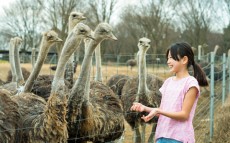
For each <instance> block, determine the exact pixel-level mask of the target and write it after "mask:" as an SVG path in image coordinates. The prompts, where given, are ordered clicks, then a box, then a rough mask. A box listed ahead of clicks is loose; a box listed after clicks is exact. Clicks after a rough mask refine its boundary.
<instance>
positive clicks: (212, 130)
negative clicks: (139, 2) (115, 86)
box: [0, 53, 230, 143]
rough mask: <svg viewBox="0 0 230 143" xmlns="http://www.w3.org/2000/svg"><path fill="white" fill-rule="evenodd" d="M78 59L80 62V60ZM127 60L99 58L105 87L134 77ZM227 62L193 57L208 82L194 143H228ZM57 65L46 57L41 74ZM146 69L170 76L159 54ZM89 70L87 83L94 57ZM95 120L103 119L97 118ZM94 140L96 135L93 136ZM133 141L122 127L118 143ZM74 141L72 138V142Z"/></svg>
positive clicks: (4, 62) (1, 73) (5, 65)
mask: <svg viewBox="0 0 230 143" xmlns="http://www.w3.org/2000/svg"><path fill="white" fill-rule="evenodd" d="M21 56H26V57H24V58H21V59H23V60H21V63H22V66H23V67H26V65H27V67H29V69H28V70H30V71H32V65H31V63H32V62H31V59H32V58H31V57H30V55H29V56H28V55H21ZM1 57H2V58H1V59H0V68H1V70H0V79H5V80H6V78H5V76H6V73H7V71H8V70H10V64H9V62H8V59H9V58H7V55H2V56H1ZM80 59H83V57H81V58H80ZM130 59H134V60H135V59H136V57H135V56H134V55H102V57H101V60H102V72H103V83H106V82H107V81H108V80H109V79H110V77H112V76H113V75H115V74H124V75H127V76H130V77H136V76H137V75H138V68H137V64H135V65H133V66H131V65H129V64H128V63H127V61H128V60H130ZM229 60H230V58H229V57H226V54H223V55H222V56H215V55H214V53H208V54H207V55H203V56H202V57H201V59H199V60H198V58H197V57H196V62H197V63H199V64H200V66H201V67H202V68H203V70H204V71H205V73H206V76H207V78H208V80H209V86H208V87H204V88H201V96H200V98H199V100H198V104H197V109H196V113H195V116H194V121H193V125H194V130H195V139H196V143H210V142H213V143H230V122H229V121H230V98H229V96H228V95H229V93H230V84H229V83H230V78H229V75H230V68H229V67H230V65H229V63H230V62H229ZM57 62H58V58H57V55H49V56H48V57H47V59H46V61H45V63H44V67H43V68H42V71H41V73H43V74H44V73H45V74H49V75H54V72H55V71H52V69H51V67H52V66H55V65H56V64H57ZM28 65H29V66H28ZM146 66H147V73H148V74H154V75H156V76H158V77H160V78H162V79H166V78H167V77H169V76H171V74H169V73H168V69H167V68H168V67H167V64H166V58H165V55H163V54H158V55H147V56H146ZM45 68H47V69H45ZM6 69H7V70H6ZM91 70H92V71H91V75H90V78H91V80H94V79H95V74H96V64H95V57H94V58H93V63H92V68H91ZM80 71H81V60H80V62H79V63H78V65H77V72H76V73H75V75H74V76H75V77H74V78H75V79H77V78H78V74H79V72H80ZM0 107H1V106H0ZM93 117H96V116H93ZM97 118H103V117H100V115H98V116H97ZM117 118H119V116H117ZM84 120H90V119H84ZM108 120H109V119H108ZM1 122H2V121H1V120H0V124H1ZM77 122H78V121H77ZM79 122H81V120H79ZM0 127H1V126H0ZM151 127H152V125H147V126H146V130H147V131H146V134H145V135H146V137H145V138H146V141H147V140H148V137H149V135H150V133H151ZM44 128H45V127H44ZM28 129H30V127H28V128H17V129H15V130H28ZM9 130H12V129H7V128H0V136H1V134H3V133H4V132H6V131H9ZM90 136H91V137H92V136H93V135H90ZM95 136H98V135H96V134H95ZM133 137H134V135H133V129H131V127H130V126H129V125H128V124H127V123H125V130H124V131H123V136H122V137H121V138H120V140H119V142H124V143H132V142H133ZM79 138H87V137H79ZM75 139H77V138H75ZM75 139H74V138H72V140H75ZM0 142H1V141H0ZM15 142H17V141H15ZM18 142H19V141H18Z"/></svg>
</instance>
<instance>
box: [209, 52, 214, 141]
mask: <svg viewBox="0 0 230 143" xmlns="http://www.w3.org/2000/svg"><path fill="white" fill-rule="evenodd" d="M214 58H215V57H214V52H211V71H210V74H211V82H210V83H211V85H210V142H211V141H212V137H213V122H214Z"/></svg>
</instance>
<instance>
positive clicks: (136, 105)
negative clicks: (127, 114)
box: [130, 102, 145, 112]
mask: <svg viewBox="0 0 230 143" xmlns="http://www.w3.org/2000/svg"><path fill="white" fill-rule="evenodd" d="M130 110H131V111H137V112H143V111H144V110H145V106H144V105H142V104H141V103H137V102H134V103H133V106H132V107H131V108H130Z"/></svg>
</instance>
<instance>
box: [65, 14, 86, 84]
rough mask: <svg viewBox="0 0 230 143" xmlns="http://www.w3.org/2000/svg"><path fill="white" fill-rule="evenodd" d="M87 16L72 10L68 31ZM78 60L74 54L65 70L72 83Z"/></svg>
mask: <svg viewBox="0 0 230 143" xmlns="http://www.w3.org/2000/svg"><path fill="white" fill-rule="evenodd" d="M85 19H86V17H84V16H83V14H82V13H80V12H71V13H70V15H69V25H68V33H70V32H71V30H72V29H73V27H74V26H75V25H77V24H78V23H79V22H81V21H82V20H85ZM78 49H80V48H77V49H76V52H77V53H79V50H78ZM76 67H77V62H75V61H74V54H73V55H72V56H71V57H70V59H69V61H68V63H67V65H66V71H65V79H66V80H67V81H69V83H70V84H73V74H74V73H75V72H76Z"/></svg>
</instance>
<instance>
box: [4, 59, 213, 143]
mask: <svg viewBox="0 0 230 143" xmlns="http://www.w3.org/2000/svg"><path fill="white" fill-rule="evenodd" d="M21 66H22V67H24V68H26V69H27V70H28V71H31V70H32V66H31V64H21ZM50 66H51V65H50V64H44V65H43V67H42V70H41V72H40V74H41V75H42V74H49V75H53V74H54V71H52V70H50V68H49V67H50ZM9 69H10V65H9V63H8V62H7V63H0V79H2V80H3V81H5V80H6V78H7V73H8V70H9ZM79 72H80V65H79V66H78V67H77V72H76V73H75V75H74V78H75V79H77V77H78V74H79ZM147 72H148V73H154V74H156V75H157V76H159V77H161V78H162V79H166V78H167V77H169V76H171V74H169V73H167V69H165V68H164V67H160V68H153V67H151V66H150V67H149V68H148V69H147ZM95 73H96V68H95V66H93V68H92V73H91V79H94V75H95ZM102 73H103V78H104V79H103V80H104V82H106V81H107V80H108V79H109V78H110V77H111V76H112V75H115V74H124V75H128V76H136V75H137V73H138V72H137V67H134V68H133V69H132V71H131V70H130V69H129V68H127V67H126V66H119V67H117V66H115V64H114V65H113V64H111V65H106V66H103V67H102ZM204 93H205V94H206V95H205V96H202V97H201V98H200V99H199V102H198V104H202V101H203V100H207V98H208V97H209V93H208V92H204ZM208 106H209V105H208ZM200 108H202V106H201V107H200ZM198 110H199V109H198ZM195 118H196V117H195ZM199 123H200V122H199ZM207 123H208V122H207ZM208 130H209V127H208V124H203V123H201V124H199V127H198V128H197V129H196V130H195V132H196V137H197V136H199V135H201V134H202V137H201V139H199V141H198V142H202V141H204V138H205V133H208ZM150 131H151V126H150V125H147V131H146V133H147V134H148V135H146V141H147V138H148V136H149V133H150ZM132 138H133V132H132V130H131V128H130V127H129V125H128V124H125V140H124V142H125V143H132Z"/></svg>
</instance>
